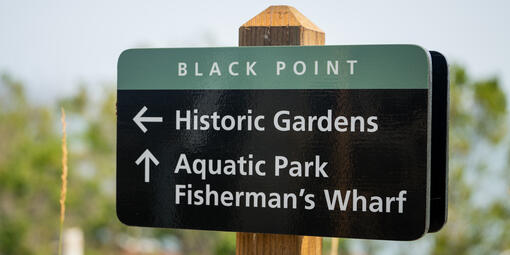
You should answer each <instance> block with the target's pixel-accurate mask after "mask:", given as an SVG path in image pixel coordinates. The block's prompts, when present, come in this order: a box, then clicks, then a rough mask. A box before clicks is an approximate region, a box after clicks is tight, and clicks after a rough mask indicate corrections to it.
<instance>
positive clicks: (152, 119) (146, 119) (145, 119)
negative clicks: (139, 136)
mask: <svg viewBox="0 0 510 255" xmlns="http://www.w3.org/2000/svg"><path fill="white" fill-rule="evenodd" d="M146 111H147V107H146V106H144V107H143V108H142V109H141V110H140V111H139V112H138V113H137V114H136V115H135V117H134V118H133V121H134V122H135V123H136V125H138V127H139V128H140V129H141V130H142V132H144V133H145V132H147V128H146V127H145V125H143V122H163V117H142V115H143V114H144V113H145V112H146Z"/></svg>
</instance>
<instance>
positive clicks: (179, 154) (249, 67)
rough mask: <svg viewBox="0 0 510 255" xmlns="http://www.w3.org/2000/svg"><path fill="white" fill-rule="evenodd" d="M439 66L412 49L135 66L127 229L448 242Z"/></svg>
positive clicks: (230, 55)
mask: <svg viewBox="0 0 510 255" xmlns="http://www.w3.org/2000/svg"><path fill="white" fill-rule="evenodd" d="M299 54H303V57H300V56H301V55H299ZM218 56H222V58H220V60H222V61H223V62H221V61H218V62H216V61H215V58H216V57H218ZM300 59H302V60H300ZM316 59H317V60H316ZM338 59H340V60H338ZM443 59H444V58H443ZM435 63H436V64H437V63H443V62H440V59H439V60H437V62H435ZM200 66H202V69H201V67H200ZM203 66H206V67H207V68H203ZM241 66H242V68H241ZM431 66H432V62H431V60H430V55H429V54H428V53H427V52H425V51H423V49H421V48H419V47H417V46H409V45H404V46H334V47H264V48H263V49H262V48H220V49H196V50H195V49H157V50H130V51H128V52H125V53H123V55H122V56H121V58H120V59H119V80H118V86H119V89H118V93H117V95H118V102H117V109H118V110H117V112H118V116H117V117H118V122H117V215H118V217H119V219H120V220H121V221H122V222H123V223H125V224H127V225H133V226H145V227H168V228H186V229H203V230H221V231H237V232H261V233H279V234H295V235H314V236H334V237H349V238H367V239H385V240H414V239H417V238H419V237H421V236H422V235H424V234H425V233H427V232H429V231H436V230H438V229H439V228H441V226H442V225H443V224H444V222H445V219H446V206H445V205H446V189H444V186H441V182H445V181H446V176H447V174H446V167H445V166H444V163H445V162H446V161H447V158H446V154H444V151H441V152H439V151H438V152H439V153H437V154H433V155H434V156H433V157H432V156H431V148H442V146H443V145H444V142H445V140H444V139H445V138H444V137H445V136H446V134H447V130H446V129H445V130H443V127H444V126H441V125H440V124H439V123H440V122H441V121H442V119H441V118H442V117H440V116H439V114H438V116H439V117H438V118H436V119H437V120H436V119H435V120H436V121H437V123H436V124H437V125H438V127H439V128H438V130H439V129H441V132H436V131H435V130H434V131H433V130H432V128H431V127H432V124H431V122H432V121H431V120H432V119H433V118H432V112H433V110H432V107H431V105H432V104H431V101H432V90H431V80H432V77H431V76H432V68H431ZM321 68H322V69H321ZM338 70H340V71H338ZM434 70H436V71H437V70H440V69H434ZM443 70H444V69H443ZM285 71H288V72H289V73H285ZM208 75H209V76H208ZM227 75H228V76H227ZM286 75H287V76H286ZM243 76H244V77H243ZM446 83H447V82H446ZM442 85H444V82H442V80H438V81H436V80H435V79H434V88H435V87H436V86H438V87H439V86H442ZM187 87H189V89H186V88H187ZM446 88H447V84H446ZM443 91H446V92H445V95H447V89H445V90H443ZM441 93H442V92H441ZM441 93H440V95H442V94H441ZM439 97H440V96H437V98H439ZM443 98H444V97H443ZM446 99H447V96H446ZM438 100H439V101H441V99H438ZM434 102H435V101H434ZM441 102H442V101H441ZM446 104H447V102H446ZM438 105H440V104H439V103H438ZM441 109H444V107H443V106H441ZM441 109H439V108H438V111H442V110H441ZM444 112H446V111H444ZM432 137H435V140H434V141H436V142H435V143H434V144H435V145H434V144H433V143H431V139H432ZM431 146H434V147H431ZM431 158H433V159H434V162H436V163H435V166H437V170H435V172H434V173H435V174H434V175H433V177H434V180H437V183H439V184H438V185H432V186H431ZM439 168H441V169H439ZM431 189H432V191H431ZM431 193H432V194H434V201H435V202H433V206H434V207H433V208H431ZM431 212H433V215H432V214H431ZM429 226H430V228H429ZM432 226H433V227H432Z"/></svg>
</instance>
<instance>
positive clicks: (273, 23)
mask: <svg viewBox="0 0 510 255" xmlns="http://www.w3.org/2000/svg"><path fill="white" fill-rule="evenodd" d="M282 26H284V27H303V28H306V29H309V30H313V31H317V32H322V33H323V32H324V31H322V30H321V29H320V28H319V27H318V26H317V25H315V24H314V23H313V22H311V21H310V20H309V19H308V18H307V17H305V15H303V14H302V13H300V12H299V11H298V10H296V8H294V7H292V6H288V5H272V6H269V7H268V8H267V9H265V10H264V11H262V12H261V13H259V14H258V15H257V16H255V17H253V18H252V19H250V20H249V21H248V22H246V23H244V24H243V25H242V27H282Z"/></svg>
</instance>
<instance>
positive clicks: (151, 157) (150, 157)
mask: <svg viewBox="0 0 510 255" xmlns="http://www.w3.org/2000/svg"><path fill="white" fill-rule="evenodd" d="M142 161H145V182H149V170H150V163H151V161H152V162H153V163H154V165H156V166H157V165H159V161H158V160H157V159H156V157H154V155H152V153H151V152H150V151H149V149H146V150H145V151H144V152H143V153H142V155H140V157H138V159H137V160H136V161H135V163H136V164H137V165H140V163H142Z"/></svg>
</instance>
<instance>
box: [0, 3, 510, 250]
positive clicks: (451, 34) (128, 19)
mask: <svg viewBox="0 0 510 255" xmlns="http://www.w3.org/2000/svg"><path fill="white" fill-rule="evenodd" d="M280 4H288V5H292V6H294V7H295V8H296V9H298V10H299V11H300V12H302V13H303V14H304V15H305V16H306V17H308V18H309V19H310V20H311V21H313V22H314V23H315V24H317V25H318V26H319V27H320V28H322V29H323V30H324V31H325V32H326V44H329V45H336V44H386V43H412V44H419V45H421V46H424V47H426V48H428V49H430V50H438V51H440V52H442V53H444V54H445V55H446V56H447V58H448V60H449V62H450V69H451V73H450V79H451V94H450V100H451V101H450V103H451V105H450V106H451V115H450V121H451V122H450V141H449V142H450V163H449V168H450V174H449V177H450V183H449V218H448V223H447V224H446V226H445V227H444V228H443V229H442V230H441V231H440V232H439V233H436V234H429V235H426V236H425V237H424V238H422V239H420V240H418V241H413V242H391V241H367V240H351V239H340V240H339V241H338V247H337V248H336V249H335V250H334V251H331V247H332V245H331V243H332V239H330V238H324V239H323V240H324V241H323V242H324V249H323V250H324V254H505V255H509V254H510V199H509V197H510V167H509V166H510V160H509V159H510V157H509V156H510V150H509V144H510V143H509V142H510V138H509V135H508V129H509V120H508V109H507V102H508V95H509V93H510V62H509V61H510V50H509V49H508V47H509V45H510V33H508V24H510V16H509V15H508V11H509V10H510V2H509V1H502V0H501V1H460V0H455V1H439V0H431V1H426V2H424V1H422V2H416V1H405V0H399V1H364V0H362V1H318V0H317V1H285V2H277V1H251V2H241V1H234V0H229V1H203V2H199V1H191V0H188V1H126V0H124V1H120V0H117V1H98V0H89V1H57V0H54V1H35V0H33V1H27V0H17V1H8V0H0V77H1V78H0V255H7V254H56V253H57V250H58V249H57V247H58V242H59V231H60V205H59V199H60V192H61V189H60V187H61V179H60V178H61V177H60V176H61V172H62V166H61V157H62V151H61V147H60V146H61V137H62V127H61V124H60V108H61V107H63V108H64V109H65V110H66V113H67V135H68V137H67V138H68V146H69V176H68V190H67V201H66V216H65V224H64V228H63V241H64V249H63V254H66V255H81V254H234V253H235V233H228V232H208V231H191V230H175V229H149V228H134V227H126V226H124V225H123V224H121V223H120V222H119V221H118V220H117V218H116V214H115V137H116V134H115V132H116V127H115V101H116V94H115V91H116V85H115V81H116V62H117V58H118V56H119V55H120V53H121V52H122V51H123V50H124V49H127V48H133V47H202V46H237V38H238V28H239V26H240V25H242V24H243V23H244V22H246V21H248V20H249V19H250V18H252V17H253V16H255V15H257V14H258V13H259V12H261V11H262V10H264V9H265V8H267V7H268V6H269V5H280ZM505 31H506V32H505ZM335 242H337V241H333V243H335ZM336 246H337V245H333V247H336Z"/></svg>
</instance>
